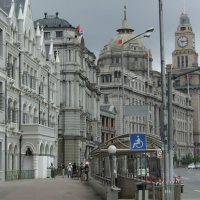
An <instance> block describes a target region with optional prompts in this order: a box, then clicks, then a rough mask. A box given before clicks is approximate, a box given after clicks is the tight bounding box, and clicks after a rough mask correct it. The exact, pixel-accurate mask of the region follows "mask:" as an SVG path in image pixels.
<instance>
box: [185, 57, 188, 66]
mask: <svg viewBox="0 0 200 200" xmlns="http://www.w3.org/2000/svg"><path fill="white" fill-rule="evenodd" d="M185 66H186V67H188V56H185Z"/></svg>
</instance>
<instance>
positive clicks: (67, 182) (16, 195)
mask: <svg viewBox="0 0 200 200" xmlns="http://www.w3.org/2000/svg"><path fill="white" fill-rule="evenodd" d="M89 181H90V180H89ZM36 199H37V200H72V199H74V200H79V199H81V200H101V199H102V198H101V197H100V196H98V195H97V194H96V193H95V192H94V191H93V189H92V188H91V187H90V186H89V182H88V181H83V182H82V183H81V181H80V180H74V179H69V178H67V177H66V176H65V177H64V178H62V177H61V176H56V177H55V178H47V179H29V180H16V181H8V182H3V183H0V200H36Z"/></svg>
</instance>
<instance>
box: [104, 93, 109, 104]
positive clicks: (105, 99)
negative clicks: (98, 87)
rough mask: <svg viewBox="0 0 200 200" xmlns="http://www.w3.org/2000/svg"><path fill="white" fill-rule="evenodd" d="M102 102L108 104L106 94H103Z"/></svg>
mask: <svg viewBox="0 0 200 200" xmlns="http://www.w3.org/2000/svg"><path fill="white" fill-rule="evenodd" d="M104 103H105V104H108V94H104Z"/></svg>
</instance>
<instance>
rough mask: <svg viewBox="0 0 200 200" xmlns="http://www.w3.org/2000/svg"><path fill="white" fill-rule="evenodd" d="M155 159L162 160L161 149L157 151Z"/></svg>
mask: <svg viewBox="0 0 200 200" xmlns="http://www.w3.org/2000/svg"><path fill="white" fill-rule="evenodd" d="M157 158H160V159H161V158H162V150H161V149H157Z"/></svg>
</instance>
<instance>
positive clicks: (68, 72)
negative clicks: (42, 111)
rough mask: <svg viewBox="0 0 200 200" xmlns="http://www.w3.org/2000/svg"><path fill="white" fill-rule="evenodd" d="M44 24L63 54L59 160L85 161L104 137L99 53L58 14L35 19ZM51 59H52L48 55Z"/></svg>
mask: <svg viewBox="0 0 200 200" xmlns="http://www.w3.org/2000/svg"><path fill="white" fill-rule="evenodd" d="M38 23H39V24H40V26H41V27H44V42H45V47H46V49H49V45H50V41H51V38H53V40H54V47H55V50H56V51H58V52H59V57H60V66H61V68H60V76H61V92H60V99H61V102H60V103H61V104H60V113H59V152H58V163H61V162H63V163H64V164H65V165H67V164H68V163H69V162H72V163H74V162H76V164H77V165H79V164H80V162H84V161H86V160H87V159H88V155H89V152H90V151H91V150H92V149H93V148H94V147H96V145H97V144H98V143H99V142H100V139H101V123H100V102H99V99H100V98H99V96H100V90H99V70H98V68H97V66H96V64H95V59H96V57H95V55H94V54H93V53H92V52H90V51H89V50H88V49H87V48H86V46H85V43H84V38H83V36H82V35H81V34H80V33H79V31H78V29H77V28H75V27H73V26H72V25H71V24H70V23H69V22H68V21H66V20H65V19H61V18H59V16H58V13H56V14H55V15H48V14H47V13H45V15H44V18H43V19H38V20H36V21H35V27H36V26H37V24H38ZM47 59H49V58H48V57H47Z"/></svg>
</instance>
